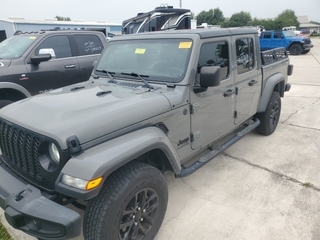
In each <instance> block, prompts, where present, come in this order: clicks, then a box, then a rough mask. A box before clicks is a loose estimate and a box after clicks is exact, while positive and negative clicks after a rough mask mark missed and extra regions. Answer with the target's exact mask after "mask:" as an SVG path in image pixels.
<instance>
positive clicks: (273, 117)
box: [256, 92, 281, 136]
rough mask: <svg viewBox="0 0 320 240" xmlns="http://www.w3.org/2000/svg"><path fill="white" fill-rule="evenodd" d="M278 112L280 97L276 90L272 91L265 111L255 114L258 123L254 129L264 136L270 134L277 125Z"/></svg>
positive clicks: (279, 110) (279, 111)
mask: <svg viewBox="0 0 320 240" xmlns="http://www.w3.org/2000/svg"><path fill="white" fill-rule="evenodd" d="M280 113H281V98H280V95H279V93H278V92H273V93H272V96H271V98H270V101H269V103H268V106H267V109H266V111H265V112H263V113H258V114H256V117H257V118H258V119H259V120H260V125H259V126H258V127H257V128H256V131H257V132H258V133H259V134H261V135H265V136H268V135H270V134H272V133H273V132H274V131H275V130H276V128H277V126H278V122H279V118H280Z"/></svg>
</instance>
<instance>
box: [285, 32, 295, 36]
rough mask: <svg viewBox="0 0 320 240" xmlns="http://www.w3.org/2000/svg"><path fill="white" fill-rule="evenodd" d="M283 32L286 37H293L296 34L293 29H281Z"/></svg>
mask: <svg viewBox="0 0 320 240" xmlns="http://www.w3.org/2000/svg"><path fill="white" fill-rule="evenodd" d="M283 34H284V35H285V36H286V37H295V36H296V34H295V33H294V32H293V31H283Z"/></svg>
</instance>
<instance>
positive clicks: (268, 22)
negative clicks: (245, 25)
mask: <svg viewBox="0 0 320 240" xmlns="http://www.w3.org/2000/svg"><path fill="white" fill-rule="evenodd" d="M249 25H250V26H259V25H261V26H264V28H265V29H266V30H273V29H275V22H274V20H273V19H257V18H254V19H253V20H252V21H251V22H249Z"/></svg>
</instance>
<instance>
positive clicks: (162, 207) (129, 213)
mask: <svg viewBox="0 0 320 240" xmlns="http://www.w3.org/2000/svg"><path fill="white" fill-rule="evenodd" d="M167 204H168V188H167V184H166V181H165V178H164V176H163V174H162V173H161V172H160V171H159V170H158V169H157V168H155V167H153V166H150V165H148V164H145V163H141V162H131V163H129V164H127V165H125V166H123V167H121V168H120V169H118V170H117V171H116V172H114V173H112V174H111V175H110V177H108V179H107V180H106V181H105V184H104V186H103V187H102V189H101V190H100V193H99V195H98V196H97V197H95V198H94V199H92V200H90V201H89V203H88V205H87V209H86V212H85V215H84V223H83V231H84V237H85V239H86V240H122V239H144V240H152V239H154V237H155V236H156V234H157V232H158V231H159V229H160V226H161V224H162V221H163V219H164V216H165V212H166V209H167Z"/></svg>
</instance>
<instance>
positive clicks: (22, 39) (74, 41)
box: [0, 30, 107, 108]
mask: <svg viewBox="0 0 320 240" xmlns="http://www.w3.org/2000/svg"><path fill="white" fill-rule="evenodd" d="M106 43H107V41H106V37H105V36H104V34H103V33H101V32H98V31H85V30H49V31H40V32H29V33H22V32H17V33H16V34H15V35H14V36H13V37H11V38H8V39H6V40H4V41H3V42H1V43H0V108H2V107H3V106H5V105H7V104H10V103H12V102H15V101H18V100H21V99H23V98H27V97H30V96H32V95H36V94H39V93H43V92H47V91H50V90H53V89H57V88H60V87H62V86H66V85H70V84H73V83H77V82H82V81H86V80H88V79H89V77H90V75H91V72H92V69H93V63H94V61H96V60H98V58H99V57H100V53H101V52H102V50H103V48H104V47H105V44H106Z"/></svg>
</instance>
